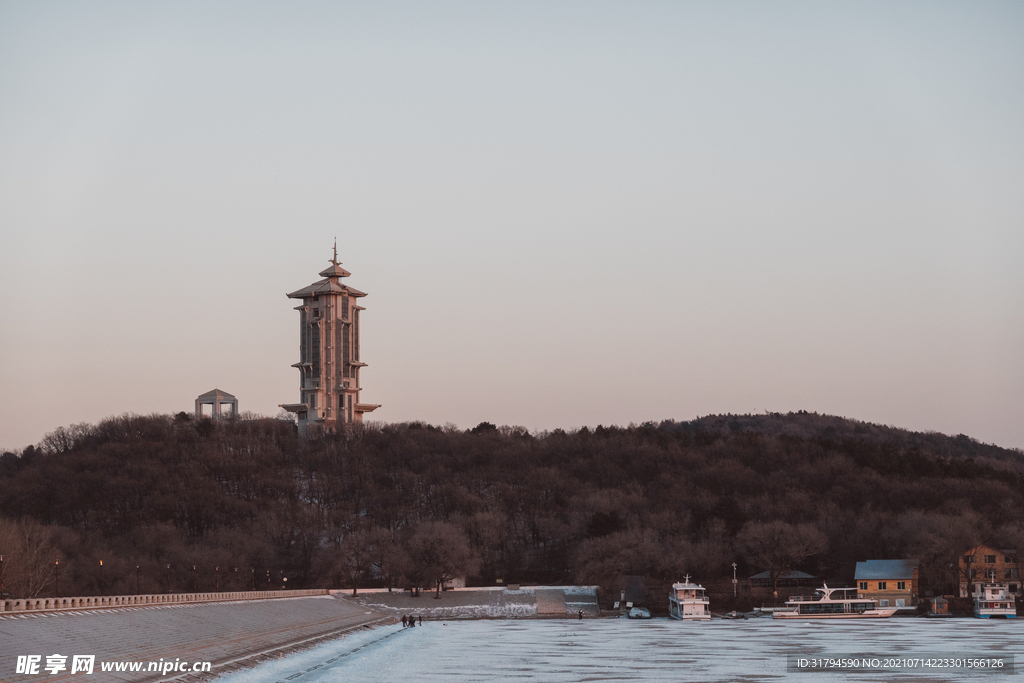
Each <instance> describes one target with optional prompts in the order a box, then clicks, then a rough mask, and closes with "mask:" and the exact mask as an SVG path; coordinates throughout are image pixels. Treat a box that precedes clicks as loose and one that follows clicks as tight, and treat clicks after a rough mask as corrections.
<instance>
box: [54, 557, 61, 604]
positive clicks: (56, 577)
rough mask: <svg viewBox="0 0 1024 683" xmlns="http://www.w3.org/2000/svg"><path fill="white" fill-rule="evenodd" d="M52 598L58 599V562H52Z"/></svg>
mask: <svg viewBox="0 0 1024 683" xmlns="http://www.w3.org/2000/svg"><path fill="white" fill-rule="evenodd" d="M53 597H55V598H59V597H60V560H54V561H53Z"/></svg>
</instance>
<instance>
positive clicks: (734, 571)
mask: <svg viewBox="0 0 1024 683" xmlns="http://www.w3.org/2000/svg"><path fill="white" fill-rule="evenodd" d="M732 597H734V598H735V597H736V563H735V562H733V563H732Z"/></svg>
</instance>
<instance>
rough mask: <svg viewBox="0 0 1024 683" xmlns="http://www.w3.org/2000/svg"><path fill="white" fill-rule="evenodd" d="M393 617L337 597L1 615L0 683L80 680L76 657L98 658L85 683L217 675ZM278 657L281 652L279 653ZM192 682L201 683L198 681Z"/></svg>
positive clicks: (389, 620) (136, 682) (139, 682)
mask: <svg viewBox="0 0 1024 683" xmlns="http://www.w3.org/2000/svg"><path fill="white" fill-rule="evenodd" d="M380 620H386V621H387V622H389V623H390V622H391V621H392V620H391V618H390V617H389V616H387V615H385V614H382V613H380V612H378V611H375V610H373V609H371V608H368V607H365V606H363V605H359V604H356V603H353V602H351V601H348V600H339V599H337V598H335V597H334V596H317V597H297V598H279V599H272V600H245V601H232V602H220V603H205V604H179V605H153V606H137V607H135V606H132V607H124V608H120V609H118V608H114V609H110V608H108V609H103V610H81V611H61V612H41V613H35V614H20V615H19V614H10V613H9V614H5V615H2V616H0V644H2V647H0V682H3V683H21V682H22V681H33V680H40V675H42V676H45V678H46V680H47V681H62V680H67V681H74V680H78V679H79V678H80V674H77V673H76V674H72V673H71V670H72V657H73V656H74V655H94V656H95V666H94V673H93V675H92V676H88V677H86V678H85V679H83V680H92V681H101V682H102V681H131V682H133V683H143V682H145V681H151V680H167V679H168V678H171V677H173V676H174V673H168V674H166V675H164V676H160V675H158V674H154V673H153V672H151V671H146V666H143V670H142V671H141V672H131V671H126V672H111V671H108V672H102V671H101V663H103V662H147V663H148V662H157V661H160V660H161V659H162V660H163V661H164V662H171V661H178V660H180V661H182V662H188V663H189V664H190V665H191V664H192V663H194V662H212V673H214V674H216V673H218V672H223V671H224V670H225V669H226V667H228V666H238V665H239V664H244V663H245V660H246V659H247V658H251V657H254V656H256V655H258V654H260V653H267V652H268V651H276V650H278V649H281V650H284V649H288V648H293V647H296V646H300V645H302V644H304V643H312V642H314V641H316V640H317V639H320V638H325V637H331V636H332V635H337V634H340V633H343V632H344V631H346V630H350V629H353V628H359V627H361V626H364V625H367V624H372V623H374V622H379V621H380ZM54 654H59V655H63V656H66V660H65V661H64V662H63V665H64V666H65V667H66V669H65V670H63V671H59V672H58V673H57V674H56V675H54V674H51V673H50V672H49V671H47V670H46V668H45V667H46V665H47V657H49V656H51V655H54ZM30 655H39V656H41V660H37V661H39V669H38V672H37V673H36V674H35V675H31V674H18V673H16V668H17V660H18V657H19V656H30ZM274 656H276V654H275V655H274ZM185 678H186V679H188V678H192V679H193V680H195V678H194V677H193V676H192V675H189V676H186V677H185Z"/></svg>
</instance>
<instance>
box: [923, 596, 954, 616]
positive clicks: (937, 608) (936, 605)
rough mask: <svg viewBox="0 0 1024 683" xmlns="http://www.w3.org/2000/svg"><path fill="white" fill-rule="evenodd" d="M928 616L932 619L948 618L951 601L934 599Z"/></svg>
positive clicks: (930, 604)
mask: <svg viewBox="0 0 1024 683" xmlns="http://www.w3.org/2000/svg"><path fill="white" fill-rule="evenodd" d="M928 616H930V617H948V616H949V600H946V599H945V598H932V599H931V602H930V603H929V607H928Z"/></svg>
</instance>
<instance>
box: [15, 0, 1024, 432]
mask: <svg viewBox="0 0 1024 683" xmlns="http://www.w3.org/2000/svg"><path fill="white" fill-rule="evenodd" d="M1022 35H1024V4H1021V3H1019V2H983V1H982V2H958V3H951V2H900V3H891V2H858V3H833V2H777V3H762V2H696V1H695V2H636V1H631V2H571V1H565V2H557V3H549V2H514V3H473V2H465V3H459V2H434V3H421V2H410V3H401V2H375V3H345V2H308V1H302V0H298V1H296V2H290V3H259V2H223V1H216V0H214V1H204V2H185V1H182V2H173V3H137V2H115V1H107V2H104V1H100V2H47V1H41V2H32V3H26V2H6V1H3V0H0V447H6V448H23V447H25V446H27V445H29V444H34V443H38V442H39V441H40V440H41V439H42V437H43V436H44V435H45V434H46V433H47V432H49V431H52V430H53V429H55V428H57V427H60V426H67V425H71V424H75V423H80V422H97V421H99V420H101V419H103V418H105V417H108V416H112V415H118V414H122V413H126V412H130V413H139V414H148V413H153V412H158V413H172V412H178V411H182V410H185V411H192V410H193V402H194V400H195V398H196V396H197V395H199V394H201V393H204V392H206V391H209V390H211V389H213V388H215V387H216V388H219V389H221V390H224V391H227V392H230V393H232V394H234V395H235V396H237V397H238V400H239V404H240V409H241V410H242V411H253V412H256V413H260V414H265V415H275V414H277V413H278V411H279V408H278V406H279V404H281V403H288V402H295V401H297V400H299V391H298V382H299V377H298V373H297V371H296V370H295V369H294V368H291V367H290V366H291V364H292V363H295V362H297V360H298V314H297V313H296V312H295V311H294V310H293V305H294V302H293V301H291V300H289V299H287V298H286V297H285V294H286V293H287V292H291V291H294V290H297V289H299V288H301V287H304V286H306V285H308V284H310V283H312V282H314V281H315V280H317V279H319V276H318V275H317V273H318V272H319V271H320V270H322V269H324V268H325V267H326V266H327V265H328V263H327V262H328V259H330V258H331V250H332V247H333V244H334V240H335V239H337V244H338V254H339V260H340V261H341V262H342V264H343V266H344V267H345V268H346V269H347V270H349V271H350V272H351V273H352V277H351V278H349V279H347V280H346V284H349V285H351V286H353V287H355V288H357V289H360V290H362V291H364V292H367V293H368V294H369V296H367V297H366V298H365V299H363V300H362V301H361V303H362V304H363V305H364V306H365V307H366V310H365V311H364V313H363V317H362V329H361V335H362V347H361V359H362V360H363V361H364V362H366V363H368V367H366V368H364V370H363V371H362V385H363V392H362V395H361V400H362V401H363V402H366V403H378V404H381V405H382V407H381V408H379V409H378V410H377V411H376V412H374V413H373V414H372V416H371V417H372V418H374V419H377V420H381V421H385V422H401V421H409V420H424V421H427V422H429V423H432V424H444V423H452V424H455V425H457V426H458V427H460V428H468V427H472V426H474V425H476V424H477V423H479V422H481V421H489V422H492V423H495V424H508V425H522V426H525V427H527V428H529V429H530V430H533V431H541V430H549V429H554V428H558V427H561V428H563V429H572V428H578V427H581V426H584V425H587V426H591V427H593V426H596V425H598V424H604V425H611V424H616V425H628V424H630V423H641V422H645V421H649V420H653V421H660V420H664V419H675V420H689V419H693V418H695V417H697V416H701V415H707V414H718V413H763V412H765V411H768V412H788V411H796V410H807V411H812V412H819V413H828V414H834V415H841V416H845V417H850V418H855V419H858V420H864V421H868V422H876V423H881V424H887V425H894V426H897V427H903V428H907V429H912V430H917V431H938V432H942V433H947V434H960V433H963V434H967V435H969V436H971V437H973V438H975V439H978V440H980V441H984V442H988V443H996V444H998V445H1001V446H1005V447H1013V448H1024V419H1022V417H1024V353H1022V351H1024V268H1022V259H1024V41H1022V40H1021V39H1020V37H1021V36H1022Z"/></svg>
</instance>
